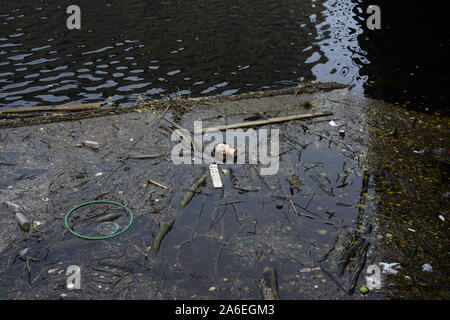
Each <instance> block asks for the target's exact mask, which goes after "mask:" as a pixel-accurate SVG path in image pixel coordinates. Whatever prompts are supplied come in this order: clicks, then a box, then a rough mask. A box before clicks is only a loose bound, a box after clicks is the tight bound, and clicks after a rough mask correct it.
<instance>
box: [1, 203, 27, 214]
mask: <svg viewBox="0 0 450 320" xmlns="http://www.w3.org/2000/svg"><path fill="white" fill-rule="evenodd" d="M3 204H4V206H5V207H7V208H8V209H9V210H11V211H12V212H24V211H25V210H24V209H23V207H22V206H21V205H19V204H17V203H14V202H11V201H5V202H4V203H3Z"/></svg>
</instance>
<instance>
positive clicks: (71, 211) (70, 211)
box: [64, 200, 133, 240]
mask: <svg viewBox="0 0 450 320" xmlns="http://www.w3.org/2000/svg"><path fill="white" fill-rule="evenodd" d="M94 203H110V204H114V205H116V206H119V207H122V208H125V210H126V211H127V214H128V216H129V217H130V223H128V225H127V226H126V227H125V228H123V229H122V230H121V231H119V232H116V233H113V234H111V235H109V236H104V237H88V236H83V235H81V234H79V233H76V232H75V231H74V230H72V229H71V228H70V227H69V216H70V215H71V214H72V213H73V212H74V211H75V210H77V209H79V208H81V207H84V206H87V205H89V204H94ZM132 224H133V212H131V210H130V209H129V208H128V207H127V206H126V205H124V204H122V203H120V202H115V201H101V200H100V201H89V202H85V203H82V204H80V205H78V206H76V207H74V208H72V209H70V210H69V212H67V214H66V216H65V217H64V225H65V226H66V229H67V230H68V231H69V232H70V233H71V234H73V235H74V236H77V237H79V238H82V239H87V240H103V239H108V238H112V237H115V236H118V235H119V234H121V233H123V232H125V231H127V230H128V228H130V227H131V225H132Z"/></svg>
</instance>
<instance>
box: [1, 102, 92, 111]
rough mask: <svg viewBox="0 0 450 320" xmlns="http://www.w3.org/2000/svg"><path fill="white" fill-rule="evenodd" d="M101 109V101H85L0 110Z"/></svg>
mask: <svg viewBox="0 0 450 320" xmlns="http://www.w3.org/2000/svg"><path fill="white" fill-rule="evenodd" d="M94 109H100V103H85V104H72V105H70V104H66V105H57V106H33V107H17V108H8V109H3V110H0V111H1V112H0V113H1V114H11V113H32V112H39V111H67V112H74V111H85V110H94Z"/></svg>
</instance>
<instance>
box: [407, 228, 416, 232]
mask: <svg viewBox="0 0 450 320" xmlns="http://www.w3.org/2000/svg"><path fill="white" fill-rule="evenodd" d="M408 230H409V231H411V232H416V230H414V229H411V228H408Z"/></svg>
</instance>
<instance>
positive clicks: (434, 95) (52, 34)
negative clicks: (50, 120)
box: [0, 0, 448, 109]
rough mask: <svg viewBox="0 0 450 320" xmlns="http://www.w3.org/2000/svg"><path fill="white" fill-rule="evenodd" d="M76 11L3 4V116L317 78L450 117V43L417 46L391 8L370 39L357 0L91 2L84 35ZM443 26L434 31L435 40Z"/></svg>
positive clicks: (22, 1) (58, 5) (61, 4)
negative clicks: (6, 111)
mask: <svg viewBox="0 0 450 320" xmlns="http://www.w3.org/2000/svg"><path fill="white" fill-rule="evenodd" d="M72 2H73V1H36V0H31V1H29V0H17V1H3V2H2V3H1V5H0V25H1V30H2V31H1V33H0V108H1V107H5V106H6V107H14V106H32V105H42V104H44V105H46V104H62V103H85V102H93V101H96V102H97V101H101V102H105V103H109V104H112V103H115V104H118V105H123V106H126V105H130V104H133V103H135V102H136V101H139V100H141V99H144V98H161V97H162V96H167V95H172V96H173V95H182V96H189V95H190V96H213V95H230V94H234V93H243V92H248V91H253V90H259V89H268V88H272V89H273V88H281V87H285V86H293V85H296V84H297V83H298V82H299V81H303V80H317V81H336V82H340V83H346V84H352V85H354V86H355V89H354V90H357V91H359V92H365V93H367V94H369V95H372V96H376V97H381V98H393V99H394V100H396V101H397V100H401V101H403V102H406V103H407V104H409V102H408V101H410V100H412V101H413V104H415V105H421V106H423V107H424V108H425V107H428V106H434V107H435V108H438V109H444V107H443V99H444V97H443V91H444V88H445V87H446V85H445V83H446V82H445V81H447V80H446V77H447V74H446V72H445V70H444V69H443V68H442V67H436V63H438V62H439V63H441V58H443V59H444V61H445V60H446V59H447V58H446V56H445V54H443V53H442V54H441V53H437V52H438V50H440V49H442V48H443V47H445V46H448V37H447V38H442V39H438V40H436V41H434V40H430V38H429V37H427V38H424V37H422V38H421V40H420V42H413V41H410V38H411V37H413V35H415V36H417V33H415V30H416V29H420V28H421V30H422V29H423V27H424V26H423V25H420V23H419V24H417V21H416V20H414V24H413V25H412V26H411V27H410V26H405V27H404V28H403V27H402V28H400V29H399V28H394V27H392V26H397V25H395V23H391V22H393V21H394V22H395V21H397V20H398V19H397V20H396V19H395V17H391V16H390V15H389V12H388V10H391V8H389V6H390V7H392V5H389V6H388V5H386V6H387V7H386V9H385V10H383V12H382V13H383V19H384V20H382V21H383V23H384V22H386V24H383V25H382V27H383V28H382V30H380V31H370V30H367V28H366V27H365V19H366V18H367V14H366V12H365V10H366V8H367V6H368V5H369V4H368V3H367V2H366V1H357V0H328V1H323V0H317V1H315V0H286V1H282V2H280V1H274V0H262V1H225V2H224V1H215V0H211V1H201V0H192V1H170V0H169V1H147V0H127V1H117V0H115V1H106V0H97V1H86V0H81V1H78V2H77V4H78V5H79V6H80V7H81V10H82V16H81V23H82V29H81V30H72V31H70V30H68V29H67V27H66V19H67V18H68V16H69V15H68V14H66V8H67V7H68V6H69V5H71V4H73V3H72ZM375 2H376V1H375ZM370 4H373V3H372V2H371V3H370ZM383 5H384V4H383ZM381 7H382V8H385V7H383V6H381ZM395 12H397V11H395ZM406 17H408V15H406ZM436 21H440V20H439V19H437V20H436ZM443 21H444V20H442V22H438V23H443ZM407 22H408V21H407ZM409 22H411V21H409ZM419 22H420V21H419ZM436 23H437V22H434V25H429V24H427V25H425V26H428V28H430V31H431V29H432V28H435V27H436V25H435V24H436ZM398 24H400V22H398ZM385 27H386V28H385ZM407 28H410V30H411V34H409V35H408V34H405V33H404V30H406V29H407ZM411 28H413V29H411ZM414 28H416V29H414ZM424 30H428V29H424ZM437 31H439V28H437V29H436V30H435V32H437ZM435 32H434V33H435ZM416 40H417V39H416ZM426 40H427V41H426ZM411 49H413V50H411ZM411 52H414V55H412V54H411ZM430 52H431V53H432V55H431V54H430ZM427 61H428V62H427ZM430 97H431V98H430Z"/></svg>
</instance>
